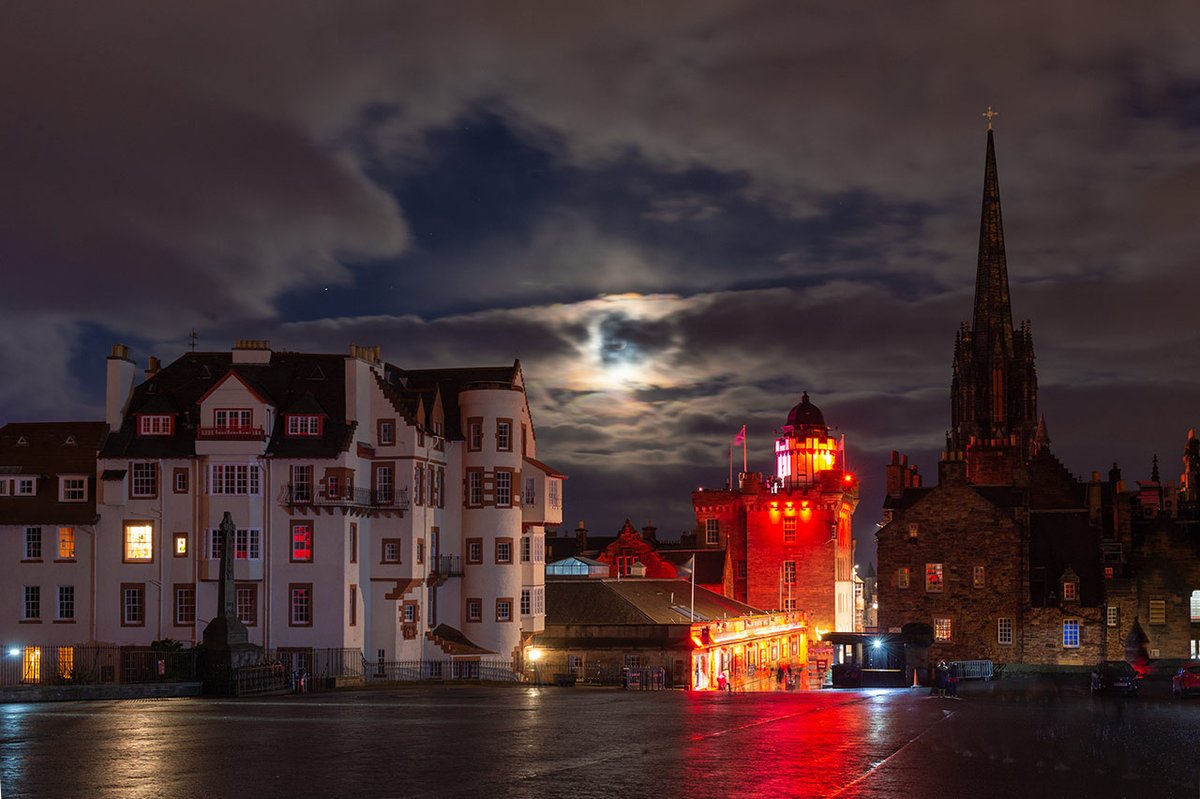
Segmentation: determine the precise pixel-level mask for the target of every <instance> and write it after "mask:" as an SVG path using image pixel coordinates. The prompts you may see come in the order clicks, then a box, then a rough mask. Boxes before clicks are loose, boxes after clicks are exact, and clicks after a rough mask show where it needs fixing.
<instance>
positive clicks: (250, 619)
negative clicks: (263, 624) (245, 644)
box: [233, 583, 258, 627]
mask: <svg viewBox="0 0 1200 799" xmlns="http://www.w3.org/2000/svg"><path fill="white" fill-rule="evenodd" d="M233 594H234V607H236V608H237V617H238V621H240V622H241V623H242V624H244V625H246V626H247V627H254V626H257V624H258V586H256V585H254V584H253V583H239V584H238V585H237V586H236V587H235V588H234V589H233Z"/></svg>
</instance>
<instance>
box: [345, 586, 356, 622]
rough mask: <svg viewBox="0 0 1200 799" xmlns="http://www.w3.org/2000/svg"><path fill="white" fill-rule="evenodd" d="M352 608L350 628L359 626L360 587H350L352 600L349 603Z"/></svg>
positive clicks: (350, 608)
mask: <svg viewBox="0 0 1200 799" xmlns="http://www.w3.org/2000/svg"><path fill="white" fill-rule="evenodd" d="M347 604H348V605H349V606H350V607H349V610H350V626H351V627H355V626H357V625H358V586H357V585H352V586H350V600H349V602H348V603H347Z"/></svg>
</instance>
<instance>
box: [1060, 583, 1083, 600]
mask: <svg viewBox="0 0 1200 799" xmlns="http://www.w3.org/2000/svg"><path fill="white" fill-rule="evenodd" d="M1062 598H1063V601H1064V602H1070V601H1072V600H1076V599H1079V583H1078V582H1077V581H1075V580H1063V584H1062Z"/></svg>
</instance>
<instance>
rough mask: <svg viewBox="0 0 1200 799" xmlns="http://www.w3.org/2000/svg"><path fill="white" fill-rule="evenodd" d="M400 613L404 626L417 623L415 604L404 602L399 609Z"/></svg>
mask: <svg viewBox="0 0 1200 799" xmlns="http://www.w3.org/2000/svg"><path fill="white" fill-rule="evenodd" d="M400 613H401V616H400V618H402V619H403V620H404V623H405V624H416V621H417V603H416V602H405V603H404V605H403V606H401V608H400Z"/></svg>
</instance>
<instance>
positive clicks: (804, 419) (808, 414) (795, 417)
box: [787, 391, 826, 429]
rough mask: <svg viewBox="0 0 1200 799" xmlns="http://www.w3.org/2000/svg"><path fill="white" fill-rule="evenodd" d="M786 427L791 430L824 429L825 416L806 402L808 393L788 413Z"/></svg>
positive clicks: (814, 406)
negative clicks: (804, 428) (803, 428)
mask: <svg viewBox="0 0 1200 799" xmlns="http://www.w3.org/2000/svg"><path fill="white" fill-rule="evenodd" d="M787 423H788V426H790V427H792V428H793V429H799V428H802V427H826V425H825V416H824V414H822V413H821V409H820V408H818V407H817V406H816V405H813V404H812V403H811V402H809V400H808V392H807V391H806V392H804V394H803V395H802V396H801V397H800V402H799V404H798V405H796V407H794V408H792V410H791V411H790V412H789V413H788V418H787Z"/></svg>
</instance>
